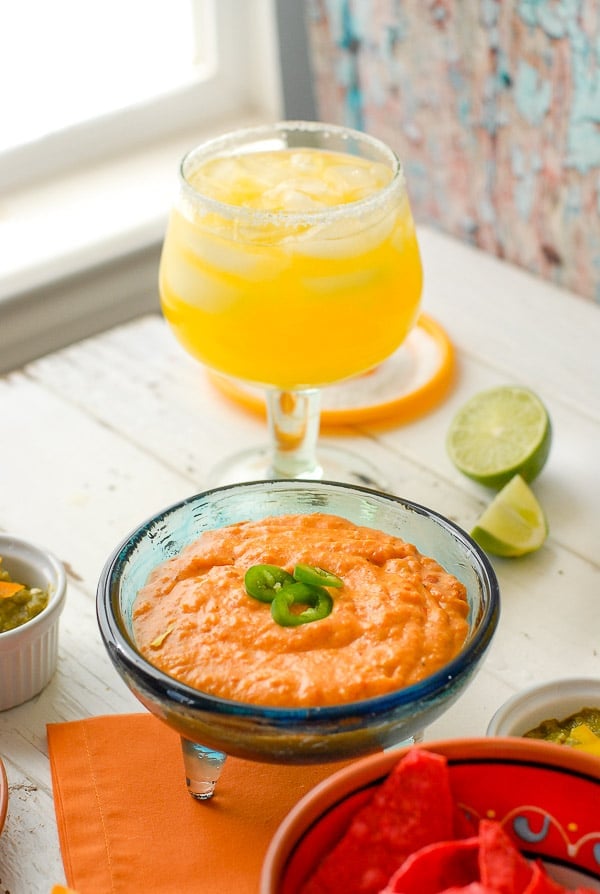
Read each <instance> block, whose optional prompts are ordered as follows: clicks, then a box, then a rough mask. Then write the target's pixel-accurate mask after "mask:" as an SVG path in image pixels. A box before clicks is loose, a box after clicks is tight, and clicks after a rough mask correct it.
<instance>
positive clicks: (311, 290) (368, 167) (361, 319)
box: [159, 122, 422, 487]
mask: <svg viewBox="0 0 600 894" xmlns="http://www.w3.org/2000/svg"><path fill="white" fill-rule="evenodd" d="M180 173H181V178H180V179H181V182H180V191H179V196H178V200H177V203H176V206H175V208H174V209H173V212H172V214H171V217H170V220H169V225H168V228H167V233H166V237H165V242H164V247H163V252H162V258H161V265H160V276H159V279H160V295H161V304H162V309H163V313H164V316H165V319H166V320H167V322H168V323H169V325H170V326H171V327H172V330H173V332H174V333H175V335H176V337H177V338H178V340H179V341H180V342H181V344H182V345H183V346H184V348H185V349H186V350H187V351H188V352H189V353H190V354H191V355H193V356H194V357H196V358H197V359H198V360H200V361H201V362H202V363H204V364H205V365H206V366H207V367H208V368H209V369H211V370H213V371H215V372H216V373H219V374H222V375H225V376H227V377H231V378H233V379H234V380H241V381H244V382H248V383H252V384H253V385H260V386H261V387H263V388H264V389H265V392H266V406H267V418H268V424H269V432H270V436H271V443H270V445H269V446H267V447H265V448H259V449H253V450H247V451H245V452H244V453H243V454H241V455H238V456H235V457H232V458H231V459H227V460H225V461H224V462H223V463H222V464H221V466H220V467H219V468H218V470H215V472H214V475H213V478H212V480H211V482H210V483H211V484H223V483H232V482H237V481H248V480H257V479H265V478H273V477H275V478H301V479H304V478H307V479H323V478H324V479H329V480H338V481H347V482H350V483H361V484H367V485H369V486H375V487H378V486H379V484H380V482H379V475H378V472H377V470H375V469H374V468H373V466H372V465H371V464H370V463H369V462H368V461H367V460H365V459H363V458H360V457H357V456H355V455H353V454H351V453H349V452H347V451H345V450H341V449H339V448H333V447H331V446H328V447H327V448H325V447H324V446H322V445H320V449H319V451H318V452H317V440H318V434H319V406H320V389H321V388H323V387H326V386H327V385H331V384H333V383H338V382H341V381H344V380H347V379H349V378H351V377H353V376H356V375H358V374H361V373H365V372H367V371H369V370H371V369H373V368H375V367H376V366H377V365H378V364H379V363H381V361H383V360H384V359H385V358H386V357H388V356H390V355H391V354H392V353H393V352H394V351H395V350H396V349H397V348H398V347H399V346H400V344H401V343H402V342H403V341H404V339H405V338H406V336H407V334H408V333H409V332H410V330H411V329H412V327H413V325H414V323H415V322H416V318H417V314H418V310H419V304H420V297H421V286H422V270H421V262H420V257H419V249H418V245H417V239H416V235H415V228H414V223H413V219H412V214H411V210H410V205H409V201H408V196H407V192H406V185H405V181H404V175H403V171H402V167H401V164H400V162H399V160H398V158H397V157H396V155H395V154H394V152H393V151H392V150H391V149H389V148H388V147H387V146H386V145H385V144H384V143H382V142H380V141H379V140H376V139H374V138H373V137H370V136H368V135H366V134H364V133H361V132H358V131H353V130H350V129H348V128H345V127H339V126H333V125H327V124H321V123H317V122H282V123H279V124H274V125H267V126H263V127H257V128H251V129H245V130H242V131H237V132H234V133H231V134H228V135H225V136H222V137H218V138H216V139H214V140H211V141H209V142H207V143H204V144H202V145H200V146H199V147H197V148H196V149H194V150H192V151H191V152H189V153H188V154H187V155H186V156H185V157H184V159H183V161H182V164H181V172H180Z"/></svg>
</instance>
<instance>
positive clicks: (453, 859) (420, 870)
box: [381, 838, 479, 894]
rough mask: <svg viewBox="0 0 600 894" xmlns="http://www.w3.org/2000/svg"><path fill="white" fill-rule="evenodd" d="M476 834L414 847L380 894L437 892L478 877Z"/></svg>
mask: <svg viewBox="0 0 600 894" xmlns="http://www.w3.org/2000/svg"><path fill="white" fill-rule="evenodd" d="M478 858H479V838H466V839H463V840H461V841H438V842H436V843H435V844H428V845H426V847H422V848H421V849H420V850H418V851H415V853H414V854H411V856H410V857H407V859H406V860H405V861H404V863H403V864H402V866H401V867H400V869H398V870H397V872H395V873H394V875H393V876H392V877H391V879H390V880H389V882H388V884H387V887H386V888H384V889H383V891H381V894H440V892H443V891H446V890H447V889H450V888H451V889H456V890H461V891H462V890H464V887H465V886H466V885H470V884H471V883H472V882H478V881H479V863H478Z"/></svg>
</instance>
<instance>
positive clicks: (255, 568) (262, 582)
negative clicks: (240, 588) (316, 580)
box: [244, 565, 294, 602]
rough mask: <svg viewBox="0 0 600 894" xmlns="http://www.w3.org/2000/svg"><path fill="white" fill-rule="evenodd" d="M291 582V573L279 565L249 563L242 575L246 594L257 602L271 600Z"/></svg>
mask: <svg viewBox="0 0 600 894" xmlns="http://www.w3.org/2000/svg"><path fill="white" fill-rule="evenodd" d="M293 582H294V578H293V577H292V575H291V574H290V573H289V572H287V571H286V570H285V569H284V568H280V567H279V565H251V566H250V568H248V570H247V571H246V574H245V576H244V585H245V587H246V592H247V594H248V595H249V596H252V597H253V599H258V601H259V602H273V600H274V599H275V596H276V595H277V593H278V592H279V591H280V590H281V588H282V587H283V586H284V585H285V584H290V583H293Z"/></svg>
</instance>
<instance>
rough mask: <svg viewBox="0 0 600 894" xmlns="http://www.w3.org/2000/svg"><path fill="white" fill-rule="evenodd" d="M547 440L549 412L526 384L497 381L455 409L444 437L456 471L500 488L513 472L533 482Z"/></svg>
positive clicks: (545, 452) (546, 450)
mask: <svg viewBox="0 0 600 894" xmlns="http://www.w3.org/2000/svg"><path fill="white" fill-rule="evenodd" d="M551 442H552V427H551V424H550V417H549V416H548V412H547V410H546V408H545V407H544V405H543V403H542V402H541V400H540V399H539V397H537V396H536V395H535V394H534V393H533V392H532V391H530V390H529V389H528V388H523V387H520V386H517V385H501V386H500V387H498V388H491V389H490V390H488V391H481V392H479V393H478V394H476V395H474V397H472V398H471V399H470V400H468V401H467V403H466V404H464V405H463V406H462V407H461V408H460V409H459V410H458V412H457V413H456V415H455V416H454V418H453V419H452V422H451V423H450V428H449V430H448V436H447V440H446V448H447V450H448V455H449V456H450V459H451V460H452V462H453V463H454V465H455V466H456V467H457V468H458V469H460V471H461V472H462V473H463V474H464V475H467V476H468V477H469V478H472V479H473V480H475V481H478V482H479V483H480V484H484V485H486V486H487V487H491V488H494V489H495V490H499V489H500V488H501V487H503V486H504V485H505V484H506V483H507V482H508V481H510V480H511V478H513V477H514V476H515V475H517V474H518V475H521V477H522V478H524V479H525V481H533V479H534V478H535V477H536V475H539V473H540V472H541V471H542V469H543V467H544V465H545V463H546V460H547V459H548V454H549V452H550V444H551Z"/></svg>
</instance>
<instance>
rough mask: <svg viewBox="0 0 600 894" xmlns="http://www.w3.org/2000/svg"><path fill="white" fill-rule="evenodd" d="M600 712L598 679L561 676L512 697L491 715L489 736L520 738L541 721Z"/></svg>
mask: <svg viewBox="0 0 600 894" xmlns="http://www.w3.org/2000/svg"><path fill="white" fill-rule="evenodd" d="M593 707H598V708H599V709H600V678H594V677H560V678H557V679H554V680H547V681H546V682H544V683H537V684H535V685H534V686H529V687H528V688H527V689H523V690H522V691H520V692H517V693H516V694H515V695H513V696H511V698H509V699H508V700H507V701H505V702H504V704H503V705H501V706H500V707H499V708H498V710H497V711H496V712H495V714H494V715H493V717H492V719H491V720H490V722H489V724H488V728H487V735H488V736H522V735H523V734H524V733H526V732H527V731H528V730H530V729H534V728H535V727H536V726H538V724H540V723H541V722H542V721H543V720H549V719H552V718H556V719H557V720H562V719H564V718H565V717H569V716H570V715H571V714H574V713H575V712H576V711H579V710H580V709H581V708H593Z"/></svg>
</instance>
